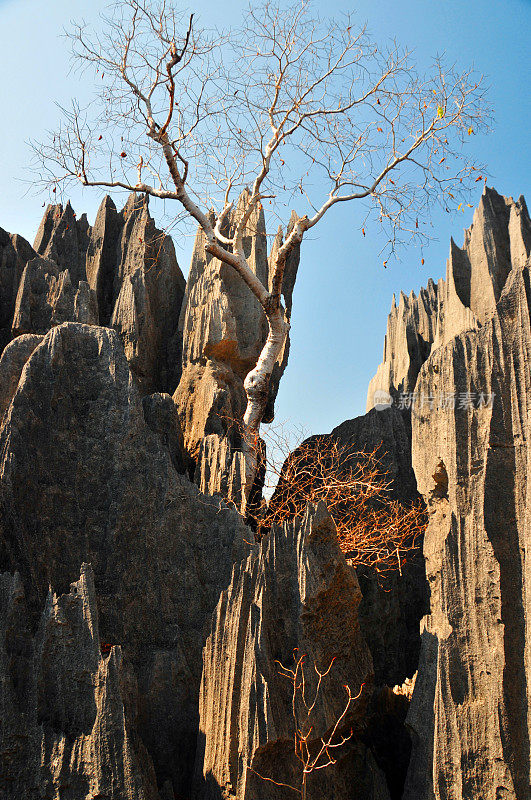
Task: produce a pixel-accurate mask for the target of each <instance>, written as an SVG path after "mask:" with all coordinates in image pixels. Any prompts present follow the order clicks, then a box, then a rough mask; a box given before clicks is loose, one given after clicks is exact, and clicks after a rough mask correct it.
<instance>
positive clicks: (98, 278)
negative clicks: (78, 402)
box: [24, 194, 185, 393]
mask: <svg viewBox="0 0 531 800" xmlns="http://www.w3.org/2000/svg"><path fill="white" fill-rule="evenodd" d="M34 247H35V250H36V251H37V252H38V253H39V254H41V255H42V256H44V257H46V258H47V259H51V260H52V261H54V262H55V263H56V264H57V265H58V267H59V268H60V269H62V270H65V269H68V271H69V273H70V279H71V282H72V285H73V288H74V290H75V289H76V288H77V286H78V284H79V285H80V286H81V285H82V284H81V283H80V282H84V281H87V282H88V284H89V286H90V288H91V290H93V291H94V293H95V295H96V298H97V306H98V316H99V322H100V323H101V324H102V325H110V326H111V327H113V328H115V330H117V331H118V333H119V334H120V338H121V339H122V341H123V343H124V347H125V353H126V356H127V359H128V361H129V363H130V366H131V370H132V371H133V373H134V375H135V377H136V379H137V380H138V383H139V387H140V389H141V391H142V392H143V393H149V392H152V391H154V390H155V389H157V390H159V391H171V392H173V391H174V389H175V387H176V386H177V383H178V381H179V376H180V365H179V363H178V358H177V357H176V356H177V353H176V352H174V349H175V343H174V339H175V337H176V335H177V323H178V319H179V313H180V309H181V303H182V298H183V295H184V286H185V281H184V278H183V275H182V272H181V270H180V269H179V265H178V264H177V259H176V257H175V250H174V247H173V243H172V241H171V239H170V237H169V236H166V235H165V234H164V233H162V231H160V230H158V229H157V228H156V227H155V224H154V222H153V219H152V218H151V216H150V214H149V209H148V201H147V197H144V196H141V197H137V196H136V195H134V194H132V195H131V196H130V197H129V199H128V201H127V203H126V204H125V206H124V208H123V209H122V211H120V212H118V211H117V210H116V206H115V205H114V203H113V201H112V200H111V198H110V197H108V196H107V197H105V198H104V200H103V201H102V203H101V206H100V208H99V210H98V213H97V216H96V220H95V223H94V227H92V228H91V227H90V226H89V224H88V222H87V219H86V216H85V215H83V216H82V217H81V219H80V220H77V219H76V215H75V213H74V212H73V210H72V207H71V206H70V203H68V204H67V205H66V206H65V208H63V206H61V205H51V206H48V208H47V209H46V213H45V215H44V218H43V220H42V222H41V226H40V228H39V231H38V233H37V237H36V239H35V244H34ZM67 320H73V321H82V322H93V320H88V319H87V320H85V319H83V320H77V319H76V318H75V317H74V316H68V317H66V318H65V319H61V320H60V321H67ZM24 332H29V331H24ZM31 332H40V331H34V330H33V329H31Z"/></svg>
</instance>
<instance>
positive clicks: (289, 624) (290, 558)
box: [195, 504, 388, 800]
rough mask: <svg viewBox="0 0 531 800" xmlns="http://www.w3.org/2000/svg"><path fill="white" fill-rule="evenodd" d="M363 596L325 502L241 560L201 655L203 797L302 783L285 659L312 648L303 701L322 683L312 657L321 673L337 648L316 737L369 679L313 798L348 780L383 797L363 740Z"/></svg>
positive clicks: (275, 794) (318, 776) (199, 789)
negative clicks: (360, 612) (346, 738)
mask: <svg viewBox="0 0 531 800" xmlns="http://www.w3.org/2000/svg"><path fill="white" fill-rule="evenodd" d="M360 599H361V593H360V590H359V586H358V582H357V579H356V573H355V571H354V570H353V568H352V567H349V566H348V565H347V563H346V561H345V558H344V556H343V555H342V553H341V551H340V549H339V545H338V542H337V535H336V532H335V526H334V524H333V522H332V520H331V518H330V516H329V515H328V512H327V511H326V508H325V506H324V505H323V504H321V505H320V506H318V507H317V508H309V509H308V510H307V512H306V514H305V516H304V517H303V518H302V519H299V520H296V521H295V522H294V523H289V524H286V525H285V526H284V527H283V528H279V529H273V530H272V531H271V533H270V534H269V535H268V536H267V537H265V538H264V539H263V540H262V541H261V543H260V545H259V546H258V549H257V552H256V553H255V554H253V555H251V556H250V557H249V558H248V559H247V560H246V561H244V562H243V563H242V564H241V565H240V566H236V567H235V568H234V572H233V575H232V579H231V582H230V585H229V587H228V589H227V590H226V591H224V592H223V593H222V595H221V598H220V600H219V603H218V606H217V608H216V611H215V613H214V615H213V619H212V628H211V632H210V636H209V638H208V641H207V644H206V647H205V650H204V653H203V662H204V666H203V679H202V684H201V698H200V714H201V722H200V742H201V745H202V747H200V748H199V750H198V761H197V776H196V791H195V796H196V797H197V798H227V800H228V798H237V799H238V800H243V799H244V798H245V800H251V798H254V799H255V800H258V798H264V797H268V798H276V799H277V800H280V799H281V798H282V800H284V798H291V797H293V794H294V791H293V789H289V788H287V787H285V786H284V787H283V786H282V785H281V784H282V783H286V784H290V785H291V786H295V787H296V788H300V777H301V775H300V773H301V770H300V762H298V760H297V759H296V757H295V755H294V743H293V736H294V722H293V716H292V696H293V695H292V684H291V683H290V681H289V680H287V679H286V678H285V677H283V676H282V675H281V674H280V672H281V666H280V665H281V664H282V665H284V666H286V667H289V668H293V666H294V652H295V657H296V658H298V657H299V656H302V655H303V654H305V656H306V680H307V686H306V689H307V697H308V698H313V696H314V693H315V688H316V674H315V671H314V665H315V666H316V667H317V668H318V669H320V670H321V671H323V672H324V671H326V670H327V669H328V667H329V665H330V662H331V660H332V658H334V657H335V660H334V662H333V665H332V668H331V669H330V672H329V674H328V675H327V676H326V677H325V678H323V680H322V684H321V691H320V692H319V694H318V699H317V702H316V704H315V706H314V708H313V709H312V711H311V715H310V717H311V718H310V720H309V724H310V725H313V731H314V732H315V733H314V734H313V735H311V736H310V740H314V739H315V740H316V741H319V738H318V737H319V735H320V734H323V735H324V734H325V733H326V732H327V731H328V732H330V731H331V729H332V727H333V725H334V724H335V722H336V720H337V719H338V718H339V717H340V715H341V714H342V712H343V709H344V707H345V698H346V694H345V690H344V684H348V685H349V686H350V688H351V690H352V693H353V694H357V693H358V691H359V689H360V686H361V684H362V683H363V684H365V685H364V688H363V692H362V695H361V697H360V698H359V699H358V700H356V701H355V702H353V703H352V705H351V708H350V712H349V714H348V717H347V718H346V720H345V726H346V728H348V732H349V733H350V731H351V730H354V731H355V733H354V736H353V737H352V738H351V739H350V740H349V742H348V743H347V744H346V745H345V746H344V748H343V749H342V750H341V751H338V754H339V757H338V764H337V766H336V767H335V768H334V769H328V770H326V769H324V770H321V771H316V772H314V773H313V774H312V775H310V776H309V779H308V797H309V798H322V797H327V798H335V799H336V800H338V799H339V798H347V797H351V796H352V790H353V786H356V791H357V792H358V793H359V794H360V796H363V797H378V798H382V800H383V798H386V797H388V795H387V790H386V788H385V780H384V778H383V776H382V774H381V773H380V772H379V770H378V768H377V767H376V765H375V763H374V761H373V759H372V757H371V754H370V752H369V751H367V749H366V748H365V746H364V745H363V744H362V743H361V741H360V731H361V729H363V716H364V712H365V709H366V707H367V702H368V700H369V698H370V696H371V692H372V688H371V687H372V677H373V675H372V660H371V657H370V653H369V651H368V649H367V647H366V645H365V642H364V640H363V637H362V634H361V631H360V627H359V623H358V618H357V609H358V605H359V602H360ZM279 662H280V663H279ZM309 702H311V701H309ZM299 711H300V709H299ZM304 716H305V715H304V714H301V719H302V717H304ZM301 724H302V723H301ZM342 729H343V728H342ZM347 735H348V734H347ZM268 778H269V780H267V779H268ZM275 781H276V783H274V782H275Z"/></svg>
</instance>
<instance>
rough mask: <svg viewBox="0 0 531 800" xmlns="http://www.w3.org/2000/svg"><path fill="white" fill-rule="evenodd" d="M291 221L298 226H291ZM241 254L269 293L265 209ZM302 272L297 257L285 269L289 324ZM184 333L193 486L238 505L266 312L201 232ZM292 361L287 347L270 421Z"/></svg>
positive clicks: (185, 417)
mask: <svg viewBox="0 0 531 800" xmlns="http://www.w3.org/2000/svg"><path fill="white" fill-rule="evenodd" d="M242 203H243V199H242V198H241V199H240V201H239V203H238V206H237V208H236V209H235V210H234V212H233V213H232V216H231V217H230V218H229V219H228V220H227V222H226V229H225V230H224V233H225V235H229V236H230V235H231V231H232V230H233V228H234V224H235V220H236V219H237V218H238V215H239V214H241V208H242ZM293 221H294V218H292V220H291V221H290V225H292V224H293ZM281 241H282V234H281V233H280V232H279V233H278V234H277V236H276V237H275V239H274V242H273V244H272V247H271V254H270V259H271V258H274V253H275V252H276V250H277V249H278V247H279V246H280V243H281ZM244 251H245V255H246V257H247V259H248V263H249V266H250V267H251V269H252V270H253V272H254V273H255V274H256V275H257V276H258V277H259V278H260V280H261V281H262V283H263V284H264V286H268V285H269V263H270V262H269V260H268V247H267V237H266V228H265V217H264V212H263V209H262V208H261V207H260V208H259V209H256V210H255V212H254V213H253V215H252V216H251V218H250V219H249V221H248V223H247V226H246V230H245V235H244ZM298 264H299V252H298V250H297V251H295V252H294V253H293V254H292V255H291V256H290V259H289V260H288V263H287V265H286V280H285V286H284V293H283V297H284V304H285V314H286V317H287V318H289V316H290V314H291V306H292V293H293V286H294V284H295V278H296V275H297V268H298ZM179 330H180V332H181V336H182V378H181V381H180V383H179V386H178V388H177V391H176V392H175V394H174V400H175V403H176V404H177V407H178V409H179V415H180V419H181V424H182V427H183V432H184V440H185V447H186V449H187V451H188V453H189V454H190V456H191V458H192V459H193V460H194V462H195V463H196V481H197V483H198V485H199V486H200V488H201V489H202V491H206V492H221V493H223V494H225V496H228V497H230V498H232V499H235V500H236V501H237V499H238V495H239V492H240V489H241V475H242V474H243V468H244V467H243V461H242V456H241V453H240V452H238V451H239V449H240V448H241V437H240V429H239V423H240V422H241V419H242V416H243V412H244V410H245V405H246V396H245V391H244V388H243V381H244V379H245V377H246V375H247V373H248V372H249V371H250V370H251V369H252V368H253V367H254V366H255V364H256V362H257V360H258V356H259V355H260V352H261V350H262V347H263V346H264V343H265V340H266V337H267V331H268V326H267V319H266V317H265V314H264V312H263V310H262V307H261V306H260V304H259V302H258V301H257V300H256V298H255V297H254V295H253V294H252V293H251V291H250V290H249V288H248V287H247V286H246V285H245V284H244V282H243V281H242V280H241V278H240V277H239V276H238V275H237V274H236V272H235V271H234V270H233V269H232V268H231V267H229V266H227V265H225V264H222V263H221V262H220V261H219V260H218V259H215V258H213V257H212V256H211V255H209V254H208V253H207V252H206V250H205V237H204V234H203V232H202V231H201V230H199V231H198V233H197V236H196V240H195V246H194V253H193V256H192V264H191V268H190V274H189V277H188V282H187V285H186V295H185V298H184V301H183V306H182V311H181V319H180V322H179ZM288 353H289V341H288V342H286V345H285V347H284V349H283V351H282V353H281V354H280V356H279V359H278V362H277V364H276V365H275V369H274V373H273V376H272V379H271V386H270V397H269V403H268V409H267V414H266V420H268V421H271V420H272V419H273V414H274V400H275V396H276V393H277V391H278V385H279V381H280V378H281V376H282V373H283V372H284V369H285V368H286V365H287V360H288ZM205 437H208V441H207V440H206V439H205ZM226 492H228V494H226Z"/></svg>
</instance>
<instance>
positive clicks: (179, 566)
mask: <svg viewBox="0 0 531 800" xmlns="http://www.w3.org/2000/svg"><path fill="white" fill-rule="evenodd" d="M146 406H147V411H146ZM146 406H144V407H143V405H142V400H141V397H140V395H139V393H138V389H137V387H136V383H135V381H134V379H133V377H132V375H131V372H130V370H129V366H128V363H127V360H126V358H125V356H124V351H123V347H122V344H121V342H120V340H119V338H118V335H117V333H116V332H115V331H113V330H111V329H109V328H100V327H96V326H88V325H81V324H77V323H65V324H63V325H59V326H57V327H54V328H53V329H52V330H51V331H50V332H49V333H48V334H47V335H46V336H45V337H44V339H43V340H42V342H41V343H40V344H39V345H38V346H37V347H36V349H34V350H33V352H32V353H31V355H30V357H29V360H28V361H27V363H26V365H25V367H24V369H23V371H22V373H21V377H20V381H19V383H18V386H17V389H16V391H15V393H14V395H13V397H12V400H11V403H10V405H9V408H8V410H7V412H6V414H5V415H4V420H3V425H2V427H1V429H0V448H1V451H2V454H3V455H2V466H1V474H0V508H1V511H2V513H1V516H0V569H3V570H8V571H10V572H14V571H15V570H17V571H19V573H20V576H21V580H22V583H23V585H24V589H25V593H26V598H27V603H28V608H29V612H30V624H32V625H33V626H35V625H36V624H37V622H38V618H39V615H40V612H41V609H42V605H43V603H44V601H45V598H46V596H47V593H48V587H49V585H52V586H53V587H54V589H55V591H57V592H59V593H61V592H67V591H68V588H69V586H70V583H71V582H72V581H73V580H75V578H76V575H77V574H79V569H80V565H81V564H82V563H83V562H89V563H91V564H92V567H93V569H94V576H95V586H96V596H97V600H98V609H99V619H100V622H99V625H100V633H101V636H102V638H103V639H104V641H106V642H108V643H110V644H113V645H114V644H117V645H120V646H121V647H122V651H123V653H124V654H125V656H126V658H127V659H128V661H129V662H130V663H131V665H132V669H133V672H134V675H135V678H136V680H137V682H138V718H137V719H138V730H139V735H140V736H141V737H142V741H143V742H144V744H145V746H146V748H147V750H148V751H149V753H150V756H151V757H152V759H153V762H154V765H155V769H156V773H157V780H158V783H159V785H160V786H162V785H163V784H164V783H165V782H167V781H168V782H169V784H170V785H171V786H172V787H173V791H175V793H176V794H177V795H178V794H186V793H187V791H188V788H189V782H190V775H191V770H192V764H193V758H194V752H195V739H196V735H197V722H198V711H197V698H198V692H199V683H200V678H201V650H202V647H203V644H204V641H205V638H206V634H207V630H208V624H209V620H210V616H211V613H212V611H213V609H214V608H215V605H216V603H217V601H218V598H219V593H220V592H221V590H222V589H223V588H225V587H226V586H227V585H228V583H229V581H230V575H231V570H232V564H233V562H234V561H237V560H240V559H241V558H243V557H244V556H245V555H246V553H247V552H248V545H246V544H245V539H247V538H248V530H247V529H246V527H245V526H244V525H243V523H242V521H241V519H240V517H239V516H238V515H237V514H236V513H235V512H234V511H232V510H230V509H228V508H227V507H225V506H224V505H223V504H222V503H221V501H220V500H219V499H215V498H211V497H206V496H204V495H201V494H200V492H199V491H198V489H197V488H196V487H195V486H194V485H193V484H191V483H190V482H189V481H188V479H187V478H185V477H184V476H181V475H179V474H178V473H177V472H176V471H175V468H174V466H173V464H172V452H171V451H172V447H173V446H174V445H175V442H176V441H177V440H178V438H179V434H178V431H177V429H174V436H175V438H174V441H173V442H171V441H168V442H167V443H164V442H162V441H161V432H160V429H158V422H157V420H160V413H162V414H164V413H167V411H168V401H167V400H165V399H164V397H162V398H158V399H157V398H155V399H152V400H151V401H147V402H146ZM157 407H158V410H157ZM159 412H160V413H159ZM146 417H147V419H148V424H146V421H145V419H146ZM173 458H174V460H175V458H176V454H175V450H174V451H173Z"/></svg>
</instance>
